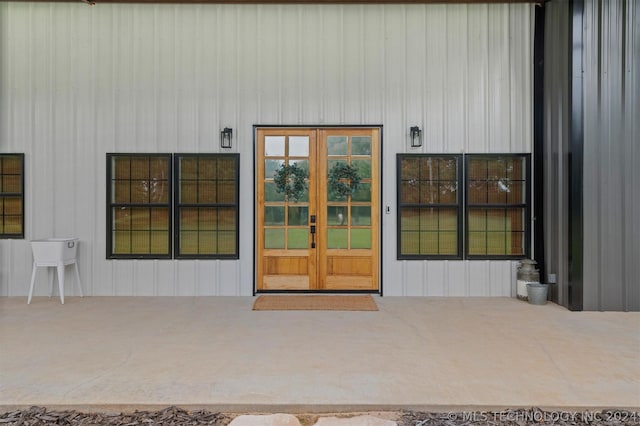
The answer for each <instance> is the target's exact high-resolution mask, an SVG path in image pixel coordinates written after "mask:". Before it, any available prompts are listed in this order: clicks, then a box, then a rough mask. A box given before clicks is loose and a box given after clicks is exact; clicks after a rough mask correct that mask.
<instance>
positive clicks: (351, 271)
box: [256, 128, 380, 291]
mask: <svg viewBox="0 0 640 426" xmlns="http://www.w3.org/2000/svg"><path fill="white" fill-rule="evenodd" d="M256 143H257V150H256V151H257V157H256V158H257V165H256V192H257V194H256V288H257V290H258V291H261V290H282V291H291V290H317V291H322V290H336V291H340V290H372V291H376V290H378V288H379V284H378V276H379V238H380V236H379V234H380V232H379V230H380V226H379V223H380V217H379V211H380V208H379V192H380V191H379V144H380V129H379V128H356V129H353V128H349V129H347V128H327V129H313V128H306V129H302V128H300V129H298V128H292V129H282V128H259V129H258V130H257V137H256ZM347 166H348V167H347ZM293 169H295V170H296V171H297V173H293V172H292V170H293ZM300 170H302V171H303V172H300ZM345 170H347V171H348V173H351V174H350V176H351V177H352V178H353V180H356V181H357V180H359V182H357V185H356V184H354V182H353V181H352V179H349V178H347V177H345V176H346V174H345V173H347V172H345ZM283 176H286V177H288V183H289V190H287V189H286V188H285V186H284V185H283V183H282V182H283V180H282V177H283ZM278 178H280V179H278ZM302 180H304V185H300V184H301V183H302ZM278 183H279V185H278ZM296 183H298V184H299V185H298V186H297V190H295V188H296V185H295V184H296Z"/></svg>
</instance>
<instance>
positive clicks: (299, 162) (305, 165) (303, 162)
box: [289, 160, 309, 178]
mask: <svg viewBox="0 0 640 426" xmlns="http://www.w3.org/2000/svg"><path fill="white" fill-rule="evenodd" d="M293 164H295V165H297V166H298V167H299V168H301V169H302V170H304V171H305V172H307V178H309V160H289V165H290V166H291V165H293Z"/></svg>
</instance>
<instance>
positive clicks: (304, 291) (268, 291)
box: [254, 290, 382, 296]
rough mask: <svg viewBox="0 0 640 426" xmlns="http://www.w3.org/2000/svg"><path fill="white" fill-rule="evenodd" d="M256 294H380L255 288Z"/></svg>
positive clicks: (370, 291) (372, 292)
mask: <svg viewBox="0 0 640 426" xmlns="http://www.w3.org/2000/svg"><path fill="white" fill-rule="evenodd" d="M256 294H322V295H330V294H340V295H343V294H372V295H380V296H382V294H380V291H378V290H256V291H255V292H254V295H256Z"/></svg>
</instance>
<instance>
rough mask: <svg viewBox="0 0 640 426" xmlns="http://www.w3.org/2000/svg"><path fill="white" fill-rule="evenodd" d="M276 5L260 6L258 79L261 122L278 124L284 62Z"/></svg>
mask: <svg viewBox="0 0 640 426" xmlns="http://www.w3.org/2000/svg"><path fill="white" fill-rule="evenodd" d="M275 7H279V6H271V7H270V6H258V8H259V9H258V10H259V15H258V75H259V77H258V79H259V80H258V81H259V83H258V84H259V89H258V90H259V92H260V98H259V99H260V110H259V111H260V112H259V114H260V116H259V119H258V122H259V123H261V124H279V123H280V117H281V112H280V109H281V104H280V102H279V101H280V87H281V84H282V80H281V78H280V69H281V65H282V57H281V51H280V49H279V48H278V40H279V39H280V32H281V31H282V28H281V27H280V25H281V22H280V20H279V15H278V13H277V10H276V9H275Z"/></svg>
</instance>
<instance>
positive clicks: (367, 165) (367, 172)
mask: <svg viewBox="0 0 640 426" xmlns="http://www.w3.org/2000/svg"><path fill="white" fill-rule="evenodd" d="M351 165H352V166H354V167H356V168H357V169H358V174H359V175H360V177H361V178H362V179H370V178H371V160H351Z"/></svg>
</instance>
